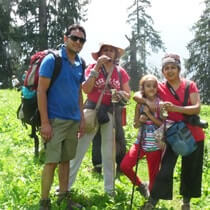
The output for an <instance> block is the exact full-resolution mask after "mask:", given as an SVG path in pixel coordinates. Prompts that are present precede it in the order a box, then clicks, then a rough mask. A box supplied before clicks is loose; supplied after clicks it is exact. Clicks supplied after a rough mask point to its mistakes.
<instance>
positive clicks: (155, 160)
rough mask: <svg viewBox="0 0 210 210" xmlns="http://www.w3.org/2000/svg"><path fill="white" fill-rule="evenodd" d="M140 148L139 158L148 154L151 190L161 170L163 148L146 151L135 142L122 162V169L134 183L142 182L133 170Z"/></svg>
mask: <svg viewBox="0 0 210 210" xmlns="http://www.w3.org/2000/svg"><path fill="white" fill-rule="evenodd" d="M139 149H140V151H139V154H140V155H139V159H142V158H143V157H144V156H145V155H146V159H147V165H148V172H149V190H150V191H151V189H152V186H153V184H154V181H155V177H156V175H157V173H158V171H159V167H160V162H161V155H162V150H157V151H153V152H145V151H144V150H143V149H142V148H139V144H134V145H133V146H132V147H131V148H130V150H129V151H128V153H127V154H126V155H125V157H124V158H123V160H122V162H121V164H120V169H121V171H122V172H123V173H124V174H125V175H126V176H127V177H128V178H129V179H130V180H131V182H132V183H133V184H135V185H140V184H141V180H140V178H139V177H138V176H137V175H136V176H135V171H134V170H133V167H134V166H135V165H136V163H137V155H138V150H139Z"/></svg>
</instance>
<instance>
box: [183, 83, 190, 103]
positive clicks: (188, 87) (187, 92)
mask: <svg viewBox="0 0 210 210" xmlns="http://www.w3.org/2000/svg"><path fill="white" fill-rule="evenodd" d="M189 89H190V81H189V80H187V81H186V85H185V93H184V102H183V106H186V105H187V102H188V98H189V93H190V92H189Z"/></svg>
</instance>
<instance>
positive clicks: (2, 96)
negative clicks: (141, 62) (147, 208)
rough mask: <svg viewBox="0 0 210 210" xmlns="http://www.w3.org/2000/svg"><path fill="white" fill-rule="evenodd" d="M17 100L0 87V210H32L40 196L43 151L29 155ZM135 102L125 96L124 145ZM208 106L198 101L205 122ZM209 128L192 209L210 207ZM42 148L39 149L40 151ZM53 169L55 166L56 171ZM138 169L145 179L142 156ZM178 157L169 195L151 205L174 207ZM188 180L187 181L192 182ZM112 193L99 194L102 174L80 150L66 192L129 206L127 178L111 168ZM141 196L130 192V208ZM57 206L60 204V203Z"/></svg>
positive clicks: (96, 207)
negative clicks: (77, 167) (74, 174)
mask: <svg viewBox="0 0 210 210" xmlns="http://www.w3.org/2000/svg"><path fill="white" fill-rule="evenodd" d="M19 103H20V93H19V92H17V91H15V90H2V89H1V90H0V154H1V158H0V209H2V210H37V209H38V202H39V199H40V178H41V171H42V167H43V155H40V158H39V159H35V158H34V142H33V140H32V139H31V138H30V137H29V134H30V130H29V129H26V128H25V127H24V126H23V125H22V124H21V122H20V121H19V120H18V119H17V118H16V110H17V108H18V105H19ZM134 107H135V103H134V102H133V101H132V100H131V102H130V104H129V105H128V107H127V126H125V132H126V139H127V149H129V148H130V146H131V145H132V144H133V143H134V142H135V138H136V134H137V130H135V129H134V128H133V126H132V125H133V115H134ZM209 113H210V106H206V105H205V106H202V109H201V116H202V119H205V120H207V121H208V122H209V124H210V118H209V116H208V115H209ZM209 131H210V128H209V129H206V131H205V132H206V141H205V155H204V167H203V184H202V197H201V198H199V199H192V210H197V209H198V210H199V209H200V210H208V209H210V195H209V192H210V185H209V180H210V164H209V150H210V145H209V139H210V132H209ZM41 154H43V153H41ZM56 174H57V171H56ZM138 174H139V175H140V177H141V178H142V180H144V181H147V179H148V178H147V164H146V160H145V159H143V160H141V161H140V162H139V167H138ZM179 176H180V158H179V159H178V162H177V165H176V168H175V171H174V200H173V201H160V203H159V205H158V206H157V209H162V210H167V209H170V210H178V209H180V205H181V197H180V195H179V180H180V178H179ZM192 184H193V183H192ZM57 186H58V178H57V176H56V177H55V179H54V184H53V186H52V190H51V192H52V193H51V199H52V202H53V204H52V207H53V210H56V209H59V208H58V206H57V205H56V197H55V196H54V193H55V191H56V188H57ZM115 186H116V196H115V198H112V197H109V196H107V195H106V194H104V181H103V177H102V175H99V174H96V173H94V172H92V162H91V149H89V150H88V153H87V154H86V156H85V159H84V161H83V163H82V166H81V168H80V170H79V174H78V177H77V180H76V182H75V185H74V189H73V192H72V197H73V198H74V200H75V201H78V202H80V203H82V204H83V205H85V206H86V209H87V210H105V209H107V210H115V209H116V210H127V209H130V199H131V193H132V184H131V182H130V181H129V180H128V178H127V177H125V176H124V175H122V174H117V177H116V181H115ZM143 202H144V199H143V198H142V197H141V196H140V194H139V193H138V192H135V194H134V200H133V209H138V208H139V207H140V206H141V205H142V204H143ZM60 209H64V206H63V207H61V208H60Z"/></svg>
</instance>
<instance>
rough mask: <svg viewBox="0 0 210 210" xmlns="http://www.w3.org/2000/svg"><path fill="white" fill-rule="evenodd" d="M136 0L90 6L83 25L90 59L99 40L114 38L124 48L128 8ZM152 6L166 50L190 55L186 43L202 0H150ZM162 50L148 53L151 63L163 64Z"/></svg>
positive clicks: (98, 2) (96, 2)
mask: <svg viewBox="0 0 210 210" xmlns="http://www.w3.org/2000/svg"><path fill="white" fill-rule="evenodd" d="M132 2H133V0H92V1H91V4H90V5H89V7H88V14H87V17H88V21H86V22H85V23H84V24H83V26H84V27H85V29H86V32H87V42H86V43H85V45H84V48H83V50H82V51H81V53H80V55H81V56H83V57H84V58H85V60H86V62H87V63H92V62H94V60H93V59H92V57H91V52H95V51H98V48H99V43H101V42H106V41H107V42H111V43H114V44H115V45H116V46H119V47H121V48H125V47H127V46H128V44H129V42H128V41H127V39H126V38H125V35H128V36H129V35H130V31H131V29H130V26H129V25H128V24H127V23H126V19H127V16H128V12H127V8H128V7H129V6H130V4H131V3H132ZM151 4H152V7H151V8H149V9H148V10H147V13H148V14H149V15H150V16H151V17H152V19H153V20H154V25H153V27H154V29H155V30H156V31H158V32H160V36H161V39H162V41H163V42H164V43H165V47H166V48H167V49H166V52H173V53H177V54H179V55H180V56H181V58H187V57H188V51H187V49H186V46H187V44H188V43H189V42H190V41H191V40H192V39H193V32H192V31H191V30H190V29H191V27H192V26H193V24H194V23H195V22H197V21H198V20H199V17H200V16H201V14H202V12H203V10H204V3H202V0H153V1H152V0H151ZM164 54H165V52H159V53H158V54H153V55H151V56H150V57H149V59H148V60H149V64H150V65H152V66H157V67H160V63H161V57H162V56H163V55H164Z"/></svg>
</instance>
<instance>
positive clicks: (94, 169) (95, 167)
mask: <svg viewBox="0 0 210 210" xmlns="http://www.w3.org/2000/svg"><path fill="white" fill-rule="evenodd" d="M93 172H96V173H98V174H101V172H102V168H101V167H100V166H94V167H93Z"/></svg>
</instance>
